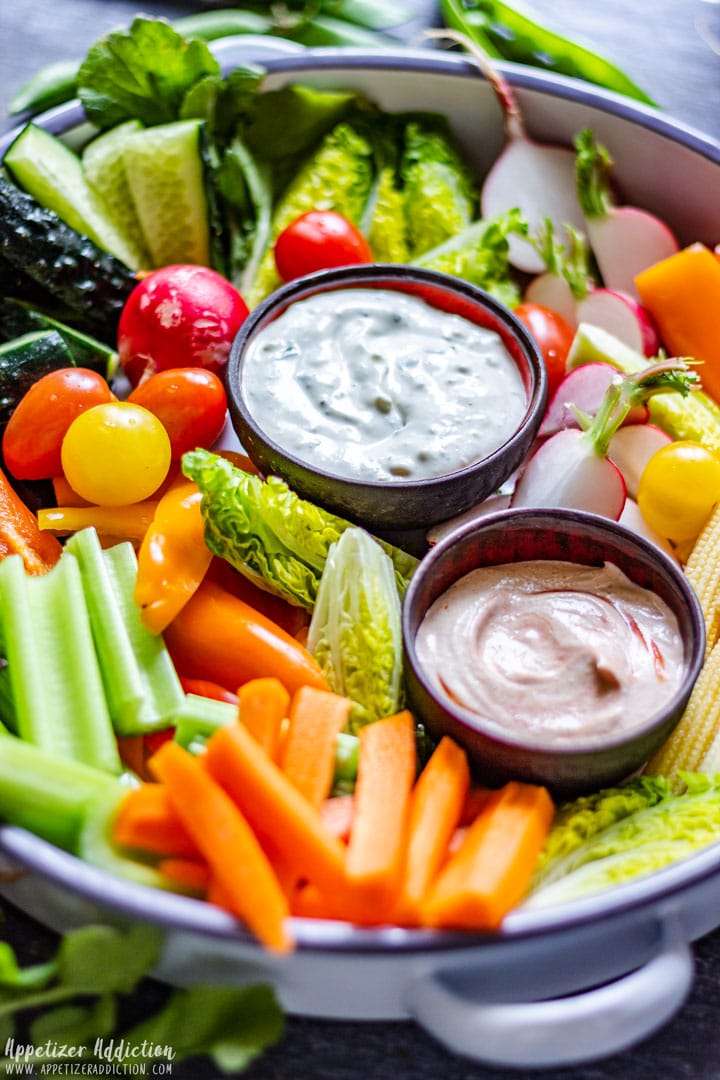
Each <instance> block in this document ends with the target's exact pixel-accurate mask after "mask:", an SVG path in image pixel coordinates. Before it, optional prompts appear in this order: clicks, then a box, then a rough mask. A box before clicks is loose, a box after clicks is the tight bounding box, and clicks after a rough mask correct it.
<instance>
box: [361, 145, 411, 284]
mask: <svg viewBox="0 0 720 1080" xmlns="http://www.w3.org/2000/svg"><path fill="white" fill-rule="evenodd" d="M360 228H361V231H362V232H364V234H365V236H366V237H367V241H368V243H369V245H370V250H371V251H372V253H373V257H374V259H375V262H389V263H404V262H407V261H408V259H409V257H410V252H409V247H408V235H407V222H406V220H405V197H404V194H403V192H402V189H401V188H399V187H398V185H397V183H396V177H395V171H394V169H393V168H392V167H391V166H389V165H385V166H383V168H381V169H380V171H379V172H378V174H377V177H376V180H375V184H374V186H373V190H372V193H371V196H370V198H369V200H368V204H367V207H366V209H365V213H364V215H363V220H362V221H361V223H360Z"/></svg>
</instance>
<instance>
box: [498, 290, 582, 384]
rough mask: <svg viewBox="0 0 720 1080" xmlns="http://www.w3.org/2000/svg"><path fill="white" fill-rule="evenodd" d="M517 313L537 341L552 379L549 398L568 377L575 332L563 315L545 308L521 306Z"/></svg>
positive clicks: (541, 306) (539, 305)
mask: <svg viewBox="0 0 720 1080" xmlns="http://www.w3.org/2000/svg"><path fill="white" fill-rule="evenodd" d="M513 311H514V312H515V314H516V315H517V317H518V319H519V320H520V322H521V323H523V325H524V326H525V327H527V329H528V330H529V331H530V333H531V334H532V336H533V337H534V338H535V341H536V343H537V347H538V348H539V350H540V352H541V353H542V357H543V360H544V361H545V368H546V370H547V375H548V395H549V396H550V395H552V393H553V391H554V390H555V389H556V388H557V387H558V386H559V384H560V383H561V381H562V379H563V377H564V375H565V362H566V361H567V355H568V352H569V351H570V346H571V345H572V342H573V338H574V337H575V331H574V330H573V328H572V326H571V325H570V323H569V322H567V320H566V319H563V317H562V315H558V313H557V312H556V311H552V310H551V309H550V308H547V307H543V305H542V304H530V303H527V304H518V306H517V307H516V308H513Z"/></svg>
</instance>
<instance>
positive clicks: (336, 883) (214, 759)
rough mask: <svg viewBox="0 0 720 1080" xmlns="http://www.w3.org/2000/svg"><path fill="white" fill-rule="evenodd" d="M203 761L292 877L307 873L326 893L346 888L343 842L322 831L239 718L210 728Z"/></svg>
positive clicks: (314, 814)
mask: <svg viewBox="0 0 720 1080" xmlns="http://www.w3.org/2000/svg"><path fill="white" fill-rule="evenodd" d="M204 762H205V766H206V768H207V770H208V772H209V773H210V775H211V776H213V777H214V778H215V779H216V780H217V782H218V783H219V784H221V785H222V787H224V788H225V790H226V791H227V792H228V794H229V795H230V796H231V798H232V799H234V801H235V802H236V803H237V805H238V806H239V807H240V809H241V810H242V812H243V813H244V814H245V815H246V817H247V818H248V820H249V822H250V824H251V825H252V826H253V828H254V829H255V830H256V832H257V833H258V835H259V836H260V838H261V839H262V840H263V842H265V839H266V838H267V839H268V841H269V842H271V843H272V844H273V845H274V847H275V848H276V849H277V850H278V851H279V852H280V854H281V856H282V857H283V859H284V860H285V862H286V864H287V866H288V867H289V868H290V869H292V870H293V871H294V873H295V876H296V878H298V879H308V880H309V881H312V882H314V883H316V884H317V885H318V886H319V887H320V888H321V889H323V890H324V891H327V892H329V893H331V894H332V893H334V892H336V891H341V890H343V889H345V888H346V880H345V849H344V846H343V844H342V843H341V842H340V841H339V840H338V839H336V837H334V836H331V835H330V834H329V833H328V832H326V830H325V829H324V828H323V825H322V822H321V820H320V815H319V814H318V812H317V810H316V809H315V808H314V807H313V806H311V805H310V803H309V802H308V801H307V799H305V798H304V797H303V796H302V795H301V794H300V792H299V791H298V790H297V788H295V787H293V785H292V784H291V783H290V781H289V780H288V778H287V777H286V776H285V775H284V773H282V772H281V771H280V769H279V768H278V766H277V765H276V764H275V762H274V761H271V760H270V758H269V757H268V756H267V754H266V753H265V751H264V750H263V749H262V747H261V746H259V745H258V743H257V742H256V741H255V739H253V737H252V735H251V734H250V732H249V731H246V730H245V728H244V727H243V726H242V724H228V725H227V726H226V727H222V728H218V730H217V731H215V732H213V734H212V735H211V736H210V738H209V739H208V742H207V746H206V752H205V756H204Z"/></svg>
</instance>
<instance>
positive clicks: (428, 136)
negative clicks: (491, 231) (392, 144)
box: [400, 120, 477, 257]
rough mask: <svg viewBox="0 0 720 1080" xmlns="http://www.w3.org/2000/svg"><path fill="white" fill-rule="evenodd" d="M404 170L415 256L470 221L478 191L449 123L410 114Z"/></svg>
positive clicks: (405, 191) (410, 230)
mask: <svg viewBox="0 0 720 1080" xmlns="http://www.w3.org/2000/svg"><path fill="white" fill-rule="evenodd" d="M404 137H405V149H404V153H403V159H402V162H401V164H400V174H401V177H402V183H403V192H404V198H405V215H406V219H407V228H408V235H409V240H410V250H411V253H412V255H413V257H417V256H418V255H421V254H422V253H423V252H425V251H429V250H431V249H432V248H435V247H437V246H438V245H439V244H442V243H444V242H445V241H446V240H448V239H449V238H450V237H452V236H455V235H456V234H457V233H459V232H462V231H463V230H464V229H466V228H467V227H468V225H469V224H470V222H471V221H472V220H473V217H474V216H475V210H476V207H477V196H476V193H475V188H474V184H473V179H472V176H471V174H470V171H469V169H468V167H467V165H466V164H465V162H464V161H463V160H462V158H461V156H460V153H459V151H458V149H457V147H456V146H455V144H454V142H453V140H452V138H451V136H450V134H449V132H448V131H447V130H446V129H445V125H444V123H443V122H441V121H440V120H436V121H434V122H433V123H432V126H431V125H430V123H429V122H428V123H426V122H423V121H420V120H410V121H409V122H408V123H407V124H406V126H405V136H404Z"/></svg>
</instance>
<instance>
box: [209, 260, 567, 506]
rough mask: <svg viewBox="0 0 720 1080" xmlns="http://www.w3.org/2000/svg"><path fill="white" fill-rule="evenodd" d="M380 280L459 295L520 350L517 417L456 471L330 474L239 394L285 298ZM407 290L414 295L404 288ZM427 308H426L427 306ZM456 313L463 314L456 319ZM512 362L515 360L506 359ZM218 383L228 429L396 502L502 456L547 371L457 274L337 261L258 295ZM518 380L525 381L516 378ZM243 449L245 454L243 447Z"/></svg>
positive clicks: (320, 476)
mask: <svg viewBox="0 0 720 1080" xmlns="http://www.w3.org/2000/svg"><path fill="white" fill-rule="evenodd" d="M378 280H380V282H381V287H383V288H386V289H393V288H394V286H393V285H392V284H390V282H392V281H396V282H397V288H396V291H398V292H405V291H407V290H404V289H403V288H402V282H403V281H406V282H409V283H413V282H416V283H418V284H419V285H429V286H432V287H434V288H437V289H438V290H445V291H446V292H447V293H449V294H452V295H454V296H460V297H462V298H463V299H465V300H468V301H470V302H471V303H473V304H475V305H477V306H478V307H479V308H481V309H483V310H484V311H485V312H487V313H488V314H489V316H490V317H491V319H492V321H493V323H494V324H495V326H496V327H497V329H495V333H499V330H500V327H502V329H503V330H504V331H505V332H506V333H507V334H508V335H509V336H511V337H512V338H513V339H514V341H515V342H516V344H517V345H518V346H519V348H520V349H521V351H522V352H523V354H524V356H525V359H526V362H527V371H528V377H529V381H530V385H529V386H526V388H525V390H526V403H525V411H524V413H523V416H522V419H521V420H520V422H519V423H518V424H517V426H516V427H515V429H514V430H513V432H512V433H511V434H510V435H509V436H508V437H507V438H506V439H505V440H504V441H503V442H502V443H500V445H499V446H497V447H495V449H494V450H491V451H490V453H488V454H485V455H484V457H482V458H478V459H476V460H475V461H471V462H470V463H469V464H467V465H463V466H461V467H460V468H458V469H453V470H451V471H450V472H446V473H441V474H437V475H433V476H425V477H420V478H416V479H407V478H402V479H399V480H371V479H365V478H356V477H351V476H343V475H342V474H341V473H335V472H331V471H330V470H329V469H328V468H322V467H320V466H318V465H315V464H313V462H312V461H310V460H309V459H304V458H301V457H298V456H297V455H296V454H294V453H291V452H290V451H288V450H286V449H285V448H284V447H282V446H281V445H280V444H279V443H278V442H276V441H275V439H273V438H272V437H271V436H269V435H268V434H267V433H266V432H265V431H264V429H263V427H262V425H261V424H260V422H259V421H258V420H257V419H256V418H255V417H254V416H253V413H252V410H251V409H250V408H249V406H248V403H247V400H246V395H245V393H244V391H243V365H244V359H245V353H246V350H247V347H248V346H249V345H250V343H251V341H252V339H253V336H254V335H255V334H256V333H259V332H260V331H261V330H263V329H264V327H265V326H266V325H269V324H270V323H272V322H273V321H274V319H275V318H277V317H279V316H280V315H282V314H283V313H284V311H286V310H287V308H288V307H289V306H290V305H291V304H293V303H299V302H300V301H302V300H305V299H309V298H310V297H312V296H314V295H318V294H322V293H325V292H334V291H340V290H342V289H344V288H348V289H349V288H358V289H360V288H363V286H365V287H369V286H370V284H371V283H373V282H376V281H378ZM408 295H414V294H413V293H408ZM431 306H432V305H431ZM460 317H461V318H463V317H464V316H460ZM512 359H513V362H514V363H515V366H516V367H517V368H518V369H519V364H518V363H517V361H516V360H515V358H514V357H513V358H512ZM520 374H521V376H522V372H520ZM225 381H226V387H227V396H228V409H229V411H230V417H231V420H232V423H233V426H234V427H235V428H236V431H237V425H238V424H242V425H244V426H246V427H247V428H248V429H249V431H251V432H252V433H253V436H254V437H255V438H258V439H260V440H262V442H263V443H264V444H265V445H266V446H268V447H269V448H270V450H271V452H272V453H273V454H274V455H275V456H276V457H278V458H281V459H283V460H284V461H287V462H289V464H290V466H291V467H292V468H293V469H296V470H301V471H303V472H305V473H306V474H308V475H309V476H311V477H313V479H314V480H316V481H319V482H322V481H328V482H331V483H338V482H340V483H342V484H343V485H347V489H348V490H353V491H363V492H368V493H377V494H378V495H383V496H389V497H390V499H391V500H392V499H393V498H395V499H398V498H400V497H402V494H403V493H407V494H408V495H411V494H413V493H421V492H432V491H435V490H437V489H442V488H443V487H444V486H445V485H446V484H447V483H449V482H451V483H452V484H453V485H459V484H461V483H462V482H463V481H464V480H467V479H470V478H472V477H473V476H474V475H475V474H476V473H477V471H478V470H479V469H481V467H488V466H492V464H493V463H494V462H496V461H498V459H501V458H502V457H503V456H505V455H507V454H508V453H509V452H511V451H512V450H513V448H515V447H516V446H517V444H518V443H519V442H522V441H523V439H524V438H525V437H526V435H527V432H528V430H529V429H532V427H533V425H535V426H536V427H538V426H539V424H540V421H541V419H542V411H543V408H544V405H545V402H546V400H547V382H548V380H547V374H546V370H545V365H544V364H543V361H542V357H541V354H540V350H539V348H538V346H537V344H536V343H535V341H534V339H533V338H532V336H531V335H530V333H529V331H528V330H527V328H526V327H525V326H524V324H523V323H522V322H521V321H520V319H519V318H518V317H517V316H516V315H515V314H514V313H513V311H512V310H511V309H510V308H509V307H507V305H505V304H503V303H502V302H501V301H500V300H498V299H496V297H494V296H492V295H491V294H490V293H489V292H487V291H486V290H484V289H481V288H480V287H479V286H477V285H473V284H471V283H470V282H468V281H464V280H462V279H461V278H457V277H453V276H452V275H451V274H446V273H444V272H442V271H438V270H430V269H427V268H426V267H421V266H412V265H408V264H406V263H378V262H374V263H368V264H359V265H357V266H343V267H337V268H335V269H330V270H319V271H316V272H315V273H312V274H307V275H305V276H304V277H301V278H296V279H295V280H293V281H290V282H287V283H286V284H284V285H281V286H280V287H279V288H278V289H276V290H275V291H274V292H273V293H272V294H271V295H270V296H268V297H266V298H265V299H264V300H262V301H261V302H260V303H259V304H258V305H257V306H256V307H254V308H253V309H252V310H251V311H250V314H249V315H248V316H247V318H246V319H245V320H244V322H243V324H242V326H241V327H240V329H239V330H238V332H237V334H236V335H235V338H234V340H233V343H232V346H231V348H230V354H229V357H228V362H227V374H226V380H225ZM523 381H525V380H524V379H523ZM237 434H238V438H239V439H240V441H241V442H242V438H243V433H242V432H241V431H237ZM248 453H250V451H249V450H248Z"/></svg>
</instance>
